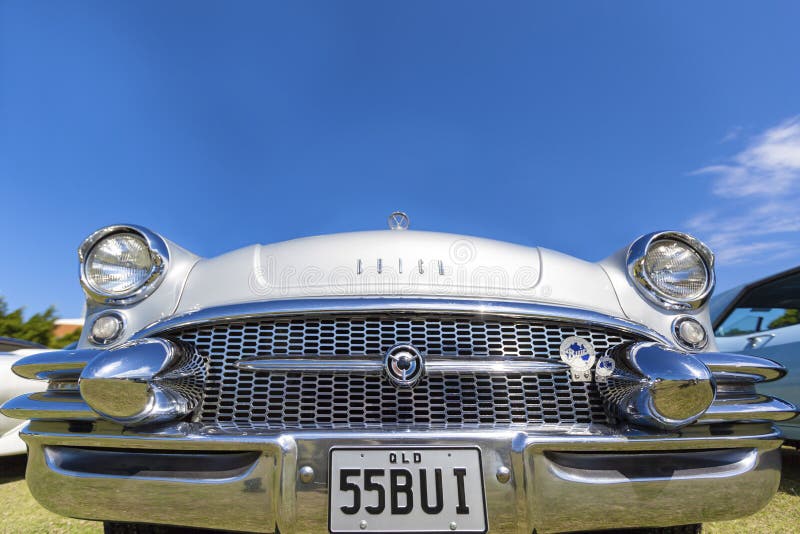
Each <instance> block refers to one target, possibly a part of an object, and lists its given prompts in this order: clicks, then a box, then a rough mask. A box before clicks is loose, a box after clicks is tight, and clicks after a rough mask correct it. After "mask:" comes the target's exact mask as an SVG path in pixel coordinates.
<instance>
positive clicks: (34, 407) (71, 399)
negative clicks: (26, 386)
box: [0, 391, 100, 421]
mask: <svg viewBox="0 0 800 534" xmlns="http://www.w3.org/2000/svg"><path fill="white" fill-rule="evenodd" d="M0 413H2V414H3V415H5V416H6V417H13V418H14V419H69V420H78V421H94V420H96V419H99V418H100V417H99V416H98V415H97V414H96V413H95V412H93V411H92V410H91V408H89V406H88V405H87V404H86V403H85V402H83V399H81V398H80V396H78V395H75V394H74V393H73V394H64V393H57V392H53V391H43V392H37V393H28V394H26V395H20V396H19V397H15V398H13V399H11V400H9V401H6V403H5V404H3V406H2V408H0Z"/></svg>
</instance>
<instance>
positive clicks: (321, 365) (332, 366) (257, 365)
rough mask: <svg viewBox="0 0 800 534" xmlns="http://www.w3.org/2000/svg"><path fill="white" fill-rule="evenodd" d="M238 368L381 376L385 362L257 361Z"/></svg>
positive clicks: (337, 360) (242, 363)
mask: <svg viewBox="0 0 800 534" xmlns="http://www.w3.org/2000/svg"><path fill="white" fill-rule="evenodd" d="M236 367H238V368H239V369H244V370H247V371H268V372H291V371H298V372H302V373H364V374H381V373H382V372H383V361H380V360H354V359H347V360H345V359H338V358H337V359H332V358H331V359H320V358H304V359H300V358H287V359H274V360H273V359H256V360H241V361H240V362H238V363H237V364H236Z"/></svg>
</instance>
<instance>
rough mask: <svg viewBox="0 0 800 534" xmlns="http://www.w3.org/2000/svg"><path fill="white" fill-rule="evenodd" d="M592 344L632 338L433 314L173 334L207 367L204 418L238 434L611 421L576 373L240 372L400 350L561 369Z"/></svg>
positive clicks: (281, 321)
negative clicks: (579, 341)
mask: <svg viewBox="0 0 800 534" xmlns="http://www.w3.org/2000/svg"><path fill="white" fill-rule="evenodd" d="M575 335H577V336H583V337H586V338H587V339H590V340H591V342H592V343H593V344H594V346H595V348H596V350H597V353H598V357H599V356H601V355H602V354H603V353H604V351H605V350H606V349H608V348H609V347H611V346H614V345H617V344H619V343H622V342H623V341H631V340H633V336H630V335H628V334H623V333H620V332H614V331H610V330H608V329H605V328H595V327H592V328H584V327H581V326H576V325H571V324H567V323H557V322H545V321H541V320H533V319H504V318H498V319H492V318H486V317H480V318H478V317H469V316H435V315H425V316H419V315H411V316H409V315H400V314H398V315H347V316H342V315H335V316H319V317H312V316H302V317H286V318H275V317H269V318H263V319H255V320H247V321H242V322H231V323H225V324H208V325H201V326H192V327H187V328H184V329H181V330H176V331H173V332H170V333H168V334H167V337H172V338H173V339H179V340H183V341H186V342H189V343H192V344H194V345H195V347H196V348H197V350H198V352H199V353H200V354H201V355H203V356H205V357H206V358H208V361H209V369H208V375H207V381H206V387H205V399H204V402H203V407H202V412H201V419H202V421H204V422H206V423H209V424H214V425H217V426H220V427H222V428H228V429H237V430H259V429H300V428H312V429H319V428H384V427H393V426H398V427H406V426H413V427H423V428H463V427H507V426H516V425H520V426H527V425H536V424H589V423H605V422H607V418H606V415H605V413H604V411H603V407H602V403H601V400H600V397H599V394H598V392H597V389H596V387H595V385H594V384H593V383H581V382H572V381H571V380H570V378H569V375H568V373H566V372H563V373H555V374H539V375H523V374H509V375H491V374H488V373H479V372H468V373H451V374H445V375H439V376H427V377H425V378H423V379H422V381H421V382H420V383H419V384H418V385H417V386H416V387H415V388H414V389H413V390H403V389H397V388H395V387H394V386H393V385H391V384H390V383H389V382H388V381H387V380H386V379H384V378H382V377H380V376H376V375H366V374H356V373H349V374H333V373H301V372H263V371H252V370H242V369H239V368H237V367H236V363H237V362H238V361H239V360H241V359H243V358H253V357H259V358H269V357H270V356H275V357H278V358H283V357H286V356H308V357H311V356H313V357H330V358H337V357H347V356H353V355H374V356H375V357H376V358H381V357H382V355H383V354H384V353H385V351H387V350H388V349H389V348H390V347H391V346H393V345H395V344H397V343H411V344H413V345H414V346H415V347H417V348H418V349H419V350H420V351H421V352H422V353H423V354H425V355H428V356H449V357H458V356H486V357H494V358H496V357H501V356H502V357H506V358H513V357H526V358H531V357H533V358H534V359H541V360H542V361H547V360H551V361H560V355H559V348H560V345H561V342H562V341H563V340H564V338H566V337H569V336H575Z"/></svg>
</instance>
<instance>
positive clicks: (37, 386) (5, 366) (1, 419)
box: [0, 337, 47, 456]
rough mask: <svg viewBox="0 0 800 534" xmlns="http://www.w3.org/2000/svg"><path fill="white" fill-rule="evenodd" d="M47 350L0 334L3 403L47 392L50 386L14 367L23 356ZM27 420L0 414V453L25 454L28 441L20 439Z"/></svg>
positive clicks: (0, 373)
mask: <svg viewBox="0 0 800 534" xmlns="http://www.w3.org/2000/svg"><path fill="white" fill-rule="evenodd" d="M44 350H47V347H44V346H42V345H38V344H36V343H31V342H30V341H23V340H20V339H12V338H7V337H0V403H3V402H5V401H7V400H9V399H12V398H14V397H16V396H18V395H23V394H26V393H35V392H37V391H44V390H45V389H46V387H47V385H46V384H45V383H43V382H41V381H38V380H29V379H27V378H22V377H20V376H17V375H16V374H14V373H13V372H12V371H11V367H12V366H13V365H14V364H15V363H17V361H18V360H19V359H20V358H23V357H25V356H29V355H31V354H36V353H39V352H42V351H44ZM26 422H27V421H20V420H19V419H12V418H11V417H6V416H5V415H2V414H0V456H12V455H15V454H25V451H26V450H27V449H26V447H25V442H24V441H22V440H21V439H20V438H19V431H20V430H22V427H23V426H25V423H26Z"/></svg>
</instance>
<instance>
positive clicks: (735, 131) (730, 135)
mask: <svg viewBox="0 0 800 534" xmlns="http://www.w3.org/2000/svg"><path fill="white" fill-rule="evenodd" d="M743 131H744V128H742V127H741V126H734V127H733V128H731V129H730V130H728V132H727V133H726V134H725V136H724V137H723V138H722V139H720V143H727V142H728V141H734V140H736V139H739V136H740V135H742V132H743Z"/></svg>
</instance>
